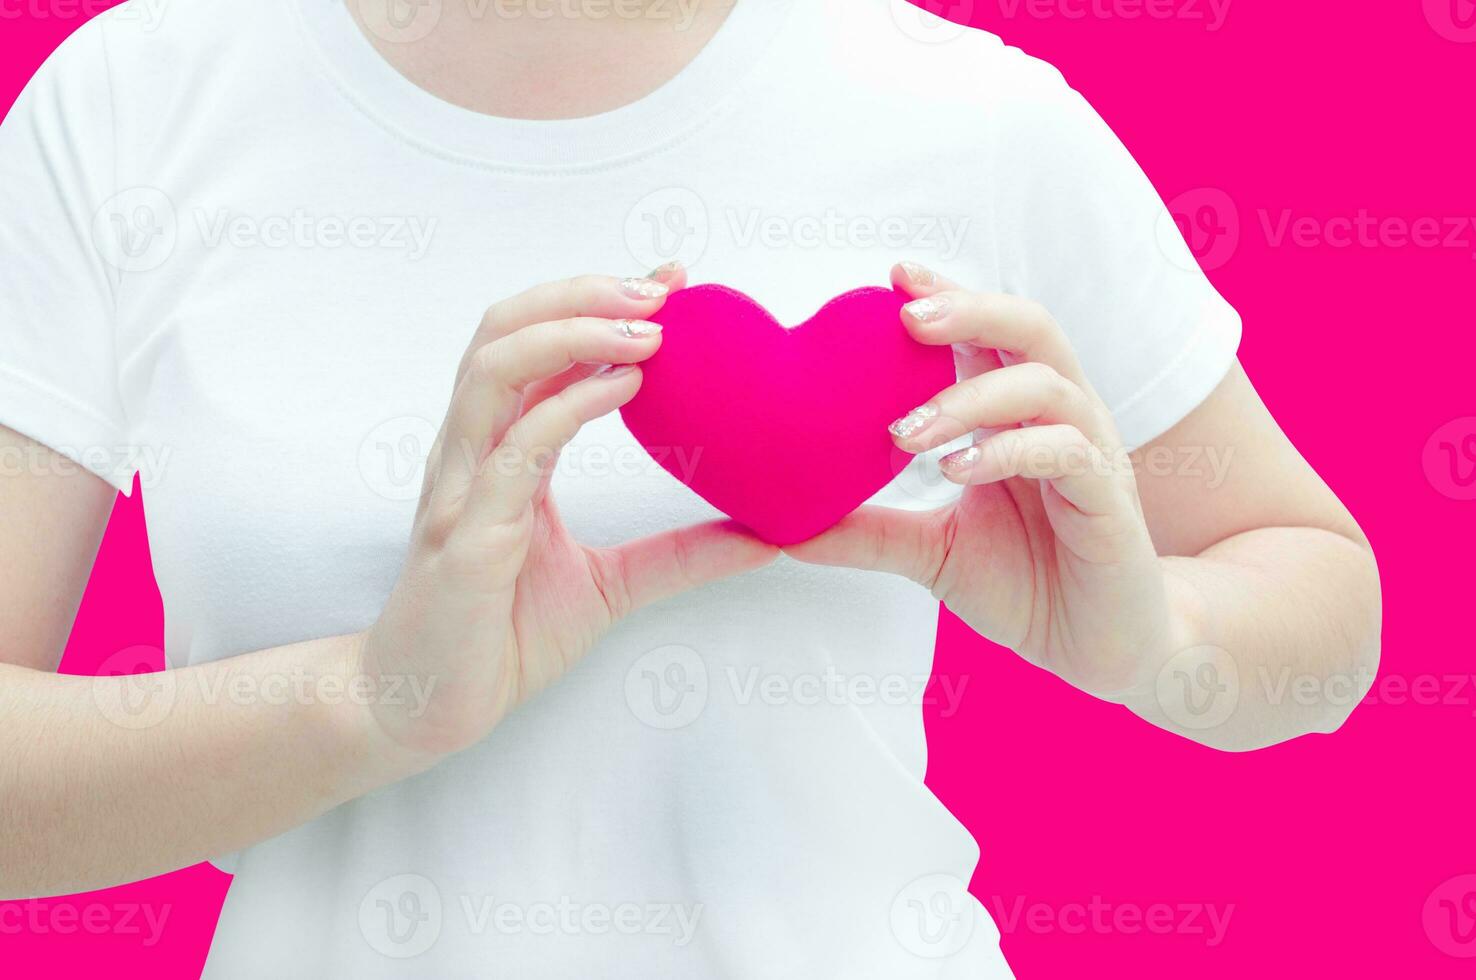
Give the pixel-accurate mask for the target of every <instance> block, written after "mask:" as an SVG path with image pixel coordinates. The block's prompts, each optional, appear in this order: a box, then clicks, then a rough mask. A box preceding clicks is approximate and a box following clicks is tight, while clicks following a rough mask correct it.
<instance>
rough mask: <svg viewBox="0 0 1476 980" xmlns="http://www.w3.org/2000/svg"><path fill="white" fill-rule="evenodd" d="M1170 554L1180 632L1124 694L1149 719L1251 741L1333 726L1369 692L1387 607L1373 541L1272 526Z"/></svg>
mask: <svg viewBox="0 0 1476 980" xmlns="http://www.w3.org/2000/svg"><path fill="white" fill-rule="evenodd" d="M1163 561H1164V566H1165V572H1166V575H1167V579H1168V586H1169V598H1170V607H1171V610H1172V612H1171V615H1172V617H1173V622H1174V625H1173V632H1174V638H1173V642H1172V643H1171V644H1170V646H1171V649H1169V650H1166V651H1164V652H1163V653H1162V654H1161V655H1160V658H1159V661H1158V663H1157V664H1155V665H1154V669H1153V670H1151V671H1150V672H1149V675H1148V680H1147V683H1146V684H1145V685H1144V689H1143V690H1141V691H1139V692H1138V693H1137V694H1135V695H1133V696H1132V697H1130V698H1127V699H1125V703H1126V704H1127V706H1128V707H1129V708H1130V709H1132V710H1133V711H1134V712H1135V713H1136V714H1138V715H1139V716H1141V717H1142V718H1144V719H1146V720H1147V721H1149V722H1152V723H1153V724H1155V725H1158V726H1159V727H1161V728H1164V729H1167V730H1169V731H1173V732H1176V733H1178V734H1181V735H1183V736H1185V737H1187V738H1190V739H1193V740H1195V741H1198V742H1202V743H1204V744H1206V745H1210V746H1213V747H1215V748H1220V749H1226V750H1231V751H1243V750H1248V749H1255V748H1261V747H1264V746H1267V745H1272V744H1275V743H1277V742H1281V741H1285V740H1287V739H1289V738H1294V737H1296V736H1298V735H1304V734H1307V733H1309V732H1331V731H1334V730H1336V729H1337V727H1338V726H1339V725H1341V724H1342V722H1343V721H1344V720H1345V719H1346V718H1347V716H1348V714H1349V713H1350V712H1351V711H1352V709H1353V707H1354V706H1355V705H1356V704H1357V703H1358V701H1359V700H1360V699H1361V698H1362V696H1363V695H1364V694H1365V693H1366V691H1367V689H1368V686H1369V685H1370V684H1371V683H1372V681H1373V676H1374V672H1375V671H1376V669H1377V667H1378V659H1379V633H1380V626H1381V620H1382V609H1381V601H1380V591H1379V578H1378V568H1377V566H1376V564H1375V562H1374V557H1373V553H1372V552H1371V551H1370V550H1369V548H1368V546H1367V544H1366V543H1365V542H1363V541H1361V540H1355V539H1354V538H1352V537H1349V536H1345V535H1342V534H1337V533H1334V532H1331V531H1325V530H1320V529H1315V528H1305V527H1303V528H1262V529H1258V530H1254V531H1248V532H1245V533H1242V534H1238V535H1235V536H1233V537H1231V538H1228V539H1226V540H1224V541H1222V542H1220V543H1218V544H1216V545H1214V546H1213V547H1211V548H1208V549H1207V550H1205V551H1204V552H1203V553H1201V554H1199V555H1197V556H1195V557H1192V558H1165V559H1163Z"/></svg>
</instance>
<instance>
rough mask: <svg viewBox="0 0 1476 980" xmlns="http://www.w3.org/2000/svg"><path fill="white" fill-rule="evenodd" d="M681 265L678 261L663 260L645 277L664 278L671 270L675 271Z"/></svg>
mask: <svg viewBox="0 0 1476 980" xmlns="http://www.w3.org/2000/svg"><path fill="white" fill-rule="evenodd" d="M681 267H682V264H681V263H680V262H663V263H661V264H660V265H658V266H657V267H656V268H654V269H652V270H651V274H650V275H648V276H646V278H647V279H665V278H666V277H667V276H669V275H671V274H672V273H673V272H675V271H677V270H678V269H680V268H681Z"/></svg>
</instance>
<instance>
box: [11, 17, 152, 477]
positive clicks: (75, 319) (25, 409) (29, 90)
mask: <svg viewBox="0 0 1476 980" xmlns="http://www.w3.org/2000/svg"><path fill="white" fill-rule="evenodd" d="M113 142H114V132H113V116H112V110H111V93H110V90H109V83H108V72H107V59H106V51H105V50H104V47H103V31H102V25H101V24H100V23H98V22H96V21H94V22H91V23H88V24H85V25H83V26H82V27H81V28H80V29H79V30H78V31H77V32H76V33H74V34H73V36H72V37H71V38H69V39H68V40H67V41H66V42H65V43H64V44H63V45H62V46H61V47H60V48H59V49H58V50H57V51H56V52H55V53H54V54H53V55H52V56H51V58H50V59H49V60H48V61H47V62H46V63H45V64H43V65H42V66H41V68H40V70H38V71H37V73H36V75H35V76H34V77H33V78H32V79H31V81H30V82H29V83H28V84H27V86H26V87H25V89H24V90H23V91H22V93H21V95H20V97H19V98H18V99H17V100H16V102H15V104H14V105H13V106H12V107H11V109H10V112H9V113H8V114H7V115H6V116H5V119H4V122H3V123H0V424H3V425H5V426H8V427H10V428H12V429H14V430H16V431H18V432H20V433H22V434H23V435H26V436H28V437H30V438H31V439H34V440H35V441H37V442H39V443H41V444H43V445H45V446H48V447H50V448H51V449H53V450H55V451H56V452H57V453H59V454H61V455H62V456H64V457H67V458H68V459H71V460H72V461H73V462H75V463H77V464H80V465H81V466H83V467H85V468H86V469H88V470H91V471H92V472H93V473H96V474H97V475H98V476H100V477H102V478H103V479H104V480H106V481H107V482H109V483H110V484H112V485H113V486H115V487H117V488H118V489H120V490H122V491H124V492H125V493H126V492H128V491H129V490H130V488H131V487H132V480H133V471H134V466H133V460H134V453H133V451H132V448H131V446H130V441H129V430H128V424H127V421H126V419H125V418H124V412H123V405H122V399H121V397H120V395H119V386H118V371H117V358H116V351H115V344H114V301H113V297H114V290H115V288H116V286H117V273H118V269H117V263H116V262H115V261H111V260H110V258H109V254H108V253H107V252H106V251H104V246H103V245H102V244H101V243H100V238H99V236H100V235H104V234H106V233H108V232H109V231H110V229H109V227H108V219H107V217H106V216H104V217H99V216H100V215H103V213H104V211H106V210H108V207H109V204H110V201H109V199H110V198H111V197H112V196H113V194H114V188H113V186H112V184H113V170H114V155H113Z"/></svg>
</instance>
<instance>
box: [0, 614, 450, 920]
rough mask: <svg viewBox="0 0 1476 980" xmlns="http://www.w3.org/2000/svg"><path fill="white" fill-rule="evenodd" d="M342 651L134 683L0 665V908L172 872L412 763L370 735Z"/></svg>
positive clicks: (325, 643) (352, 670) (363, 683)
mask: <svg viewBox="0 0 1476 980" xmlns="http://www.w3.org/2000/svg"><path fill="white" fill-rule="evenodd" d="M357 650H358V641H357V638H355V637H335V638H332V639H326V640H315V641H312V642H308V643H301V644H296V645H293V646H288V647H281V648H277V649H273V650H265V651H260V652H257V653H251V654H245V655H242V656H239V657H233V658H230V659H227V660H222V661H218V662H215V663H210V664H203V665H199V666H194V667H188V668H182V669H180V670H176V671H171V672H169V673H168V674H160V675H150V677H149V678H147V679H141V678H130V677H97V678H92V677H76V676H66V675H57V674H50V673H43V672H41V671H36V670H30V669H27V668H24V667H16V666H11V665H8V664H0V826H4V827H5V833H4V834H0V898H12V897H32V896H40V895H52V894H60V893H67V892H73V891H80V890H86V889H92V888H98V887H103V886H106V885H111V884H116V883H119V882H124V881H133V880H137V879H140V878H144V877H148V876H150V875H154V874H159V873H162V872H165V871H169V870H173V869H175V868H179V867H184V866H186V865H189V864H192V863H195V862H197V861H200V860H203V859H206V858H209V857H211V856H215V855H219V854H222V853H228V852H230V851H233V850H237V849H240V848H242V847H245V846H247V845H249V844H252V843H255V842H257V841H260V840H263V839H265V838H267V837H271V836H273V835H275V834H279V833H282V832H283V831H286V830H288V829H290V828H292V827H295V826H297V825H299V824H301V823H304V822H305V821H308V820H310V819H312V818H313V817H316V816H318V815H319V814H322V813H324V812H325V811H327V810H329V809H331V808H332V807H334V806H336V805H338V804H339V803H342V802H344V801H346V800H349V799H352V798H354V797H356V796H359V795H361V794H363V793H365V792H368V791H369V790H371V789H374V788H376V787H378V786H380V785H383V784H386V783H389V782H393V781H395V780H396V779H399V778H403V777H404V776H406V775H409V774H410V773H412V772H414V771H416V770H417V769H418V768H420V767H423V766H424V765H425V764H426V763H425V760H422V759H417V758H416V757H414V756H413V755H411V754H410V753H408V752H403V751H399V750H398V749H397V748H396V747H395V746H394V745H393V744H391V743H389V742H387V740H384V739H383V736H382V735H380V733H379V730H378V727H377V724H376V722H375V721H374V717H373V715H372V713H371V711H370V710H369V709H368V708H367V707H365V701H366V699H367V698H372V697H373V696H375V695H374V693H373V692H374V691H375V690H377V687H371V686H370V685H369V683H368V680H367V679H365V678H362V677H360V676H359V675H358V655H357ZM125 699H131V700H125Z"/></svg>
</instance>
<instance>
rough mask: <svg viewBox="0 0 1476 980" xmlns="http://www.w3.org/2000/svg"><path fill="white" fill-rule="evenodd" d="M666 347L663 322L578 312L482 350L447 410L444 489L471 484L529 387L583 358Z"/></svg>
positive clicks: (641, 355) (620, 358) (615, 357)
mask: <svg viewBox="0 0 1476 980" xmlns="http://www.w3.org/2000/svg"><path fill="white" fill-rule="evenodd" d="M660 346H661V327H660V326H659V325H657V324H655V323H651V322H649V321H646V320H604V319H597V318H594V317H575V318H573V319H568V320H556V321H551V322H545V323H535V324H533V325H532V326H529V327H526V328H524V329H522V330H519V331H517V332H515V333H511V334H508V335H507V336H506V337H501V338H499V339H497V340H494V341H493V342H492V343H490V344H487V345H486V346H484V347H482V348H480V349H479V350H477V351H476V352H475V353H474V354H473V355H472V357H471V361H470V363H469V365H468V368H467V372H466V374H465V375H464V376H463V377H462V379H461V383H460V384H458V385H457V390H456V393H455V395H454V396H453V397H452V402H451V409H450V411H449V412H448V413H447V418H446V426H445V429H446V432H445V436H444V438H443V440H442V449H441V454H440V465H441V475H440V477H439V481H438V482H439V483H440V484H441V485H443V486H444V487H445V490H444V491H443V492H444V493H449V494H452V495H459V494H460V493H461V492H463V491H464V490H465V489H466V487H467V485H468V484H469V483H470V482H471V480H472V477H473V476H474V474H475V473H476V470H477V467H478V466H479V465H480V464H481V462H482V458H483V456H484V455H485V454H486V452H487V451H488V450H489V449H490V447H491V446H493V445H494V444H496V443H497V442H498V441H499V440H501V438H502V436H503V434H504V433H505V432H506V431H507V428H508V426H510V425H512V423H513V421H514V420H515V419H516V418H517V416H518V414H519V412H520V411H521V410H522V409H523V408H524V407H525V406H524V399H523V394H524V391H525V390H526V389H527V387H528V386H529V385H531V384H533V383H534V382H536V381H540V380H543V379H546V378H549V377H551V376H554V375H558V374H561V373H563V372H565V371H568V370H569V369H570V368H572V367H574V366H575V365H576V364H578V363H580V362H590V363H598V364H633V363H636V362H637V361H643V360H645V359H646V358H648V357H650V356H651V355H652V354H654V353H656V350H657V349H658V348H659V347H660ZM550 394H552V392H550ZM541 400H542V399H540V401H541Z"/></svg>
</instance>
